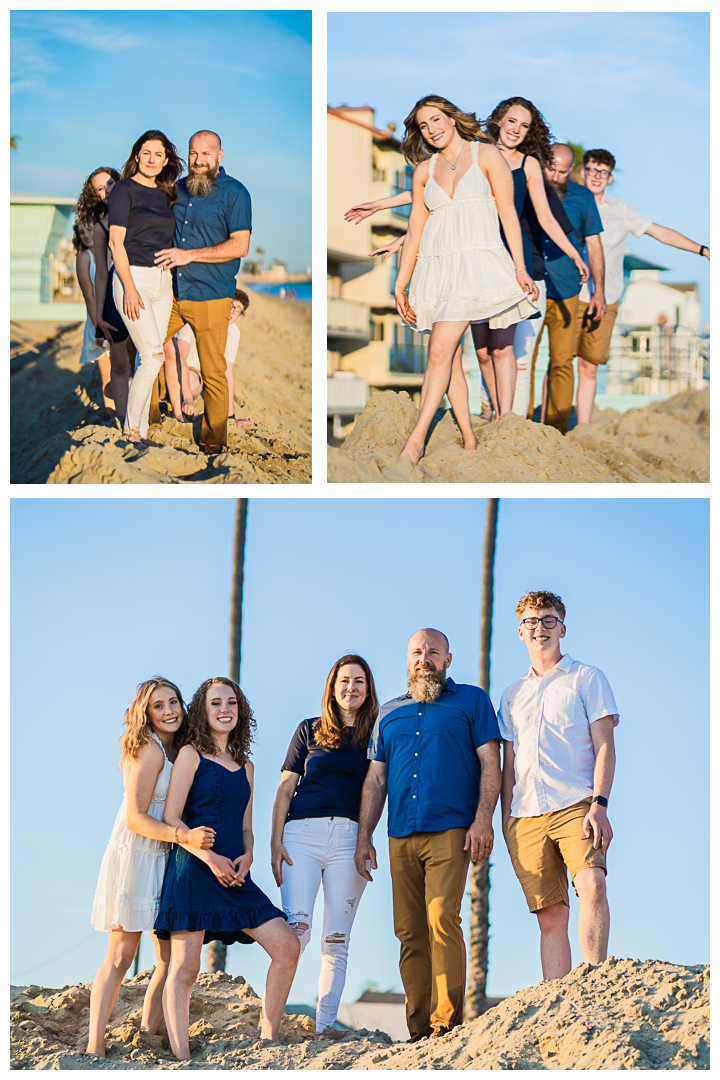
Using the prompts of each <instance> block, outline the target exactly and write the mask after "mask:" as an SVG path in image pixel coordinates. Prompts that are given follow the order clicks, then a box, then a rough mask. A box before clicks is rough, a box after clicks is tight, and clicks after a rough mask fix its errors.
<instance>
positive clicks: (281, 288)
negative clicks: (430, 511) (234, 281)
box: [245, 281, 312, 303]
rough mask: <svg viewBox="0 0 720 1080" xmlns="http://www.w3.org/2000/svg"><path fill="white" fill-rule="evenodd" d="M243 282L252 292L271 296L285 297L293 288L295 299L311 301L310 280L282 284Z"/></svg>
mask: <svg viewBox="0 0 720 1080" xmlns="http://www.w3.org/2000/svg"><path fill="white" fill-rule="evenodd" d="M245 284H246V285H248V286H249V288H250V289H252V291H253V292H261V293H270V295H271V296H284V297H287V296H289V295H290V294H291V291H292V290H293V289H294V290H295V299H296V300H305V301H306V302H307V303H312V281H286V282H285V284H284V285H268V284H265V283H258V284H257V285H255V284H254V283H253V284H250V282H249V281H247V282H245Z"/></svg>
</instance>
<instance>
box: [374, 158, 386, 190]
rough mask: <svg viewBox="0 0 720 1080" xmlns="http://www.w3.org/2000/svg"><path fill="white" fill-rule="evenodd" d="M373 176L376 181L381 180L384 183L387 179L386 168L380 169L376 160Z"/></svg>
mask: <svg viewBox="0 0 720 1080" xmlns="http://www.w3.org/2000/svg"><path fill="white" fill-rule="evenodd" d="M372 178H373V180H374V181H380V183H383V184H384V183H385V181H386V179H387V174H386V172H385V169H379V168H378V165H377V162H376V161H373V163H372Z"/></svg>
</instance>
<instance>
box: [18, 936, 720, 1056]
mask: <svg viewBox="0 0 720 1080" xmlns="http://www.w3.org/2000/svg"><path fill="white" fill-rule="evenodd" d="M150 974H151V972H150V971H146V972H142V973H141V974H140V975H138V976H136V977H135V978H134V979H130V980H127V981H126V982H124V983H123V984H122V988H121V990H120V996H119V998H118V1002H117V1005H116V1007H115V1009H114V1011H113V1014H112V1017H111V1020H110V1024H109V1026H108V1037H107V1042H106V1046H107V1052H108V1056H107V1059H106V1060H105V1061H100V1060H99V1059H98V1058H92V1057H88V1056H87V1055H85V1054H84V1053H83V1052H82V1051H83V1050H84V1048H85V1045H86V1039H87V1030H88V1029H87V1019H88V1005H89V1001H90V985H89V984H88V985H86V986H82V985H81V986H66V987H63V988H62V989H61V990H49V989H43V988H42V987H39V986H32V987H27V988H25V987H11V1004H10V1017H11V1034H10V1040H11V1053H12V1065H11V1068H14V1069H57V1070H61V1069H168V1068H170V1069H173V1068H174V1069H178V1068H188V1067H191V1068H197V1069H274V1070H277V1069H334V1070H337V1069H358V1070H360V1069H362V1070H366V1069H425V1070H435V1069H477V1070H482V1069H550V1070H560V1069H585V1070H588V1069H619V1070H624V1069H683V1070H687V1069H709V1068H710V1052H709V1039H710V1022H709V1016H710V969H709V968H708V967H704V966H702V965H694V966H690V967H683V966H682V965H678V964H668V963H664V962H663V961H659V960H646V961H640V960H616V959H615V958H614V957H612V956H611V957H610V958H609V959H608V960H606V961H605V963H604V964H601V965H600V966H598V967H591V966H590V965H589V964H580V966H579V967H576V968H575V969H574V970H573V971H572V972H571V973H570V974H569V975H568V976H567V977H566V978H564V979H557V980H555V981H553V982H546V983H540V984H539V985H538V986H531V987H530V988H529V989H527V990H521V991H519V992H518V993H517V994H515V996H514V997H511V998H506V999H505V1000H504V1001H502V1002H501V1003H500V1004H499V1005H496V1006H495V1007H494V1008H492V1009H490V1010H489V1011H488V1012H486V1013H485V1014H484V1015H483V1016H481V1017H479V1018H478V1019H477V1020H472V1021H470V1022H469V1023H467V1024H462V1025H461V1026H460V1027H457V1028H455V1029H454V1031H452V1032H450V1033H449V1034H448V1035H445V1036H443V1037H442V1038H440V1039H425V1040H423V1041H421V1042H419V1043H416V1044H414V1045H412V1046H409V1045H407V1044H406V1043H392V1042H391V1040H390V1037H389V1036H388V1035H385V1034H384V1033H383V1032H379V1031H375V1032H368V1031H365V1030H364V1029H361V1030H359V1031H332V1032H330V1033H329V1035H330V1037H329V1038H323V1039H320V1040H318V1041H317V1042H314V1041H312V1035H313V1033H314V1028H315V1025H314V1021H312V1020H311V1019H309V1018H308V1017H306V1016H292V1015H286V1016H285V1017H284V1019H283V1023H282V1029H281V1039H282V1040H283V1041H284V1042H285V1043H286V1045H284V1046H273V1045H271V1044H269V1043H268V1042H263V1041H260V1040H258V1039H257V1025H258V1018H259V1015H260V1005H261V1002H260V1000H259V998H258V996H257V994H256V993H255V991H254V990H253V989H252V987H251V986H249V985H248V984H247V983H246V982H245V980H244V979H243V978H242V976H239V977H238V978H236V979H233V978H232V977H231V976H230V975H227V974H224V973H223V974H216V975H209V974H207V973H203V974H201V975H200V976H199V978H198V980H197V982H196V984H195V986H194V988H193V992H192V998H191V1001H190V1020H191V1026H190V1035H191V1037H192V1039H193V1042H192V1043H191V1053H192V1059H193V1060H192V1062H191V1063H188V1065H184V1066H181V1065H180V1064H179V1063H178V1062H177V1061H175V1059H174V1058H173V1056H172V1054H171V1053H170V1051H169V1050H168V1042H167V1038H166V1033H165V1028H164V1025H161V1028H160V1032H159V1034H158V1035H145V1034H143V1033H141V1032H140V1031H139V1030H138V1025H139V1021H140V1016H141V1012H142V999H143V995H144V993H145V989H146V987H147V984H148V980H149V977H150Z"/></svg>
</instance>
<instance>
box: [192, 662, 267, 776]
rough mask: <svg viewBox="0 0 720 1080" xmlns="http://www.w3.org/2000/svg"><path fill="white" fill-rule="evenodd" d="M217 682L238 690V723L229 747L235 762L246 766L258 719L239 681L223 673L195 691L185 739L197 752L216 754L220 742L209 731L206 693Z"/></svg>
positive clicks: (232, 732)
mask: <svg viewBox="0 0 720 1080" xmlns="http://www.w3.org/2000/svg"><path fill="white" fill-rule="evenodd" d="M215 683H223V685H224V686H230V687H232V689H233V690H234V691H235V696H236V697H237V703H238V722H237V724H236V725H235V727H234V728H233V729H232V731H231V732H230V736H229V738H228V745H227V748H228V753H229V754H230V756H231V757H232V759H233V761H236V762H237V764H238V765H245V764H247V762H248V761H249V759H250V743H251V742H252V741H253V736H254V732H255V728H256V727H257V722H256V720H255V716H254V715H253V711H252V709H251V708H250V703H249V701H248V699H247V698H246V697H245V695H244V694H243V692H242V690H241V689H240V687H239V686H238V684H237V683H236V682H233V680H232V679H228V678H226V677H225V676H224V675H221V676H219V677H218V678H217V679H206V680H205V682H204V683H202V684H201V685H200V686H198V688H197V690H196V691H195V693H194V694H193V696H192V701H191V702H190V708H189V710H188V726H187V733H186V735H185V739H184V742H185V743H186V744H187V743H189V744H190V745H191V746H194V747H195V749H196V750H197V752H198V754H210V755H212V756H213V757H214V756H215V754H217V752H218V744H217V742H216V741H215V736H214V735H213V733H212V731H211V730H210V724H209V723H208V718H207V709H206V699H207V692H208V690H209V689H210V687H211V686H213V685H214V684H215Z"/></svg>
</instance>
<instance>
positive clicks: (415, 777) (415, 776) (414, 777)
mask: <svg viewBox="0 0 720 1080" xmlns="http://www.w3.org/2000/svg"><path fill="white" fill-rule="evenodd" d="M413 780H417V773H416V772H414V773H413Z"/></svg>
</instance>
